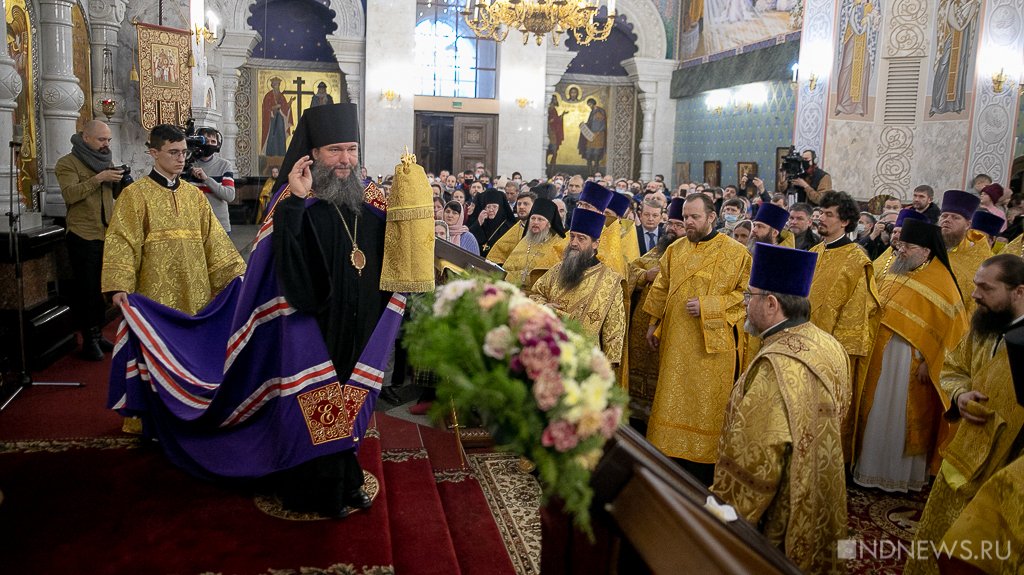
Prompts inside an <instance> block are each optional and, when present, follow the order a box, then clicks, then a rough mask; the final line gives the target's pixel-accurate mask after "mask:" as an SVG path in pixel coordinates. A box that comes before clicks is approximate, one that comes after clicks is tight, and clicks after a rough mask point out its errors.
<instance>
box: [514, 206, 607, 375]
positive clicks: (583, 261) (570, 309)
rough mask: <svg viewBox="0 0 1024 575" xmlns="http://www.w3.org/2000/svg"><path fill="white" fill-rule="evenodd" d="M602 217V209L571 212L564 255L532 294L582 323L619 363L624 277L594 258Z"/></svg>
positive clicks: (532, 297)
mask: <svg viewBox="0 0 1024 575" xmlns="http://www.w3.org/2000/svg"><path fill="white" fill-rule="evenodd" d="M577 207H578V206H577ZM604 222H605V218H604V215H603V214H598V213H595V212H592V211H589V210H579V209H578V210H576V211H575V212H573V215H572V223H571V224H570V226H569V245H568V246H566V248H565V257H564V259H563V260H562V261H560V262H558V263H557V264H555V265H554V267H552V268H551V269H549V270H548V271H547V273H545V274H544V275H542V276H541V277H540V279H538V280H537V283H535V284H533V293H531V294H530V298H531V299H533V300H534V301H536V302H538V303H542V304H545V305H547V306H549V307H551V308H552V309H554V310H555V311H557V312H558V313H559V314H562V315H563V316H565V317H570V318H572V319H574V320H576V321H578V322H580V325H581V326H582V327H583V330H584V331H585V332H586V333H587V334H588V335H590V336H591V337H593V338H594V340H595V341H597V342H598V343H599V344H600V346H601V351H603V352H604V354H605V355H606V356H608V361H610V362H611V363H612V364H613V365H617V364H618V363H619V362H620V361H621V360H622V346H623V341H624V340H625V337H626V313H625V310H624V309H623V305H622V276H620V275H619V274H617V273H615V271H614V270H612V269H611V268H610V267H608V266H606V265H604V264H603V263H601V261H600V260H598V258H597V250H598V242H599V241H600V237H601V233H602V231H603V230H604V229H605V226H604Z"/></svg>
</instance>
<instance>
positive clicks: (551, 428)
mask: <svg viewBox="0 0 1024 575" xmlns="http://www.w3.org/2000/svg"><path fill="white" fill-rule="evenodd" d="M540 442H541V445H543V446H544V447H552V446H554V448H555V450H557V451H561V452H562V453H565V452H566V451H569V450H570V449H572V448H573V447H576V445H577V444H578V443H579V442H580V439H579V437H577V436H576V426H574V425H573V424H571V423H569V422H568V421H565V420H564V419H560V420H558V421H553V422H551V423H550V424H549V425H548V426H547V428H545V429H544V433H543V434H541V438H540Z"/></svg>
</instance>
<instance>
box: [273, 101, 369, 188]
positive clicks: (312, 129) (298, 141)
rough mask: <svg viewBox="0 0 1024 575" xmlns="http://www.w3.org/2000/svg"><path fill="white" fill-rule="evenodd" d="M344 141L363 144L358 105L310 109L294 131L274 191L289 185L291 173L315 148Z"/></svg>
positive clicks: (304, 113) (336, 105) (303, 115)
mask: <svg viewBox="0 0 1024 575" xmlns="http://www.w3.org/2000/svg"><path fill="white" fill-rule="evenodd" d="M344 142H359V112H358V109H357V108H356V105H355V104H349V103H345V104H327V105H324V106H316V107H314V108H306V111H305V112H303V113H302V117H300V118H299V123H298V124H296V126H295V130H294V131H293V132H292V141H291V143H289V144H288V151H287V152H286V153H285V155H284V162H282V163H281V171H280V172H279V174H278V176H277V183H276V184H275V185H274V188H275V189H277V188H280V187H281V186H283V185H284V184H287V183H288V173H289V172H291V171H292V168H293V167H295V162H297V161H299V158H301V157H302V156H308V155H310V154H311V153H312V150H313V148H320V147H322V146H328V145H330V144H340V143H344Z"/></svg>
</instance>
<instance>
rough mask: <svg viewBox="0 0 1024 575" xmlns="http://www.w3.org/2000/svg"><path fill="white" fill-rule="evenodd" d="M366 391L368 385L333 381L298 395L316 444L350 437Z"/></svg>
mask: <svg viewBox="0 0 1024 575" xmlns="http://www.w3.org/2000/svg"><path fill="white" fill-rule="evenodd" d="M367 395H369V392H367V391H366V390H365V389H361V388H358V387H353V386H351V385H346V386H344V387H342V385H341V384H340V383H338V382H334V383H332V384H330V385H325V386H323V387H320V388H317V389H313V390H310V391H307V392H305V393H300V394H299V395H298V396H296V399H297V400H298V402H299V408H300V409H301V410H302V417H303V418H305V420H306V427H308V428H309V437H310V439H311V440H312V441H313V445H320V444H321V443H327V442H328V441H334V440H336V439H344V438H346V437H350V436H351V435H352V427H353V426H354V425H355V420H356V415H357V414H358V413H359V410H361V409H362V408H363V403H365V402H366V396H367Z"/></svg>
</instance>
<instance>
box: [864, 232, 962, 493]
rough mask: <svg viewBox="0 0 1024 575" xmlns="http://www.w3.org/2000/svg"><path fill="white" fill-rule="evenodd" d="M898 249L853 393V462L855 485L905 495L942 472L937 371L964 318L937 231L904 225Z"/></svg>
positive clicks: (881, 285) (942, 398) (883, 281)
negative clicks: (863, 369) (868, 354)
mask: <svg viewBox="0 0 1024 575" xmlns="http://www.w3.org/2000/svg"><path fill="white" fill-rule="evenodd" d="M899 246H900V247H899V249H898V250H897V254H896V257H894V258H893V259H892V262H891V263H890V265H889V267H888V269H886V270H884V271H883V273H882V275H881V277H880V278H879V280H878V294H879V299H880V301H881V305H882V315H881V324H880V325H879V328H878V334H877V336H876V337H875V345H874V348H873V350H872V352H871V359H870V363H869V365H868V373H867V376H866V379H865V383H864V386H863V387H862V388H858V389H856V390H855V392H854V401H853V406H854V409H855V412H854V413H853V415H852V416H853V417H854V418H855V421H854V425H855V428H854V430H853V438H854V444H853V445H854V452H853V454H854V458H853V460H852V461H851V463H852V464H853V465H854V467H853V480H854V481H856V482H857V483H858V484H860V485H863V486H865V487H878V488H882V489H885V490H888V491H903V492H906V491H908V490H913V491H917V490H920V489H921V488H922V487H924V486H925V485H927V483H928V476H929V474H934V473H935V472H936V471H937V466H938V460H939V458H938V451H937V450H938V447H939V446H940V445H942V444H943V442H944V440H945V439H946V438H947V437H948V435H949V426H948V424H947V423H946V421H945V420H944V419H943V417H942V412H943V411H944V406H947V405H948V404H949V399H948V396H947V395H946V394H945V392H943V390H942V389H941V388H939V372H940V371H941V369H942V363H943V361H944V359H945V354H946V352H947V351H949V350H950V349H952V348H953V347H955V346H956V344H957V342H959V341H960V338H961V337H963V335H964V333H966V331H967V316H966V314H965V313H964V308H963V303H962V302H961V301H960V294H959V292H958V291H957V287H956V280H955V279H954V278H953V272H952V270H951V269H950V268H949V265H948V263H949V260H948V259H947V258H946V252H945V246H944V245H943V242H942V234H941V231H940V230H939V227H938V226H935V225H932V224H928V223H924V222H921V221H918V220H907V221H906V222H904V225H903V231H902V233H901V234H900V243H899Z"/></svg>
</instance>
